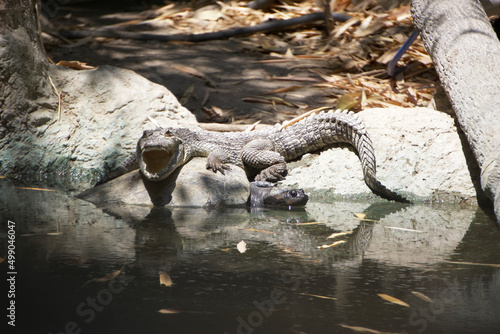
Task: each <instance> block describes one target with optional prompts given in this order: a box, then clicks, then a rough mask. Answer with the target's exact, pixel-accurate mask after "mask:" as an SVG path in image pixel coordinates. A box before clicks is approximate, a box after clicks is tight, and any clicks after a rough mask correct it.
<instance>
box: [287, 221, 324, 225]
mask: <svg viewBox="0 0 500 334" xmlns="http://www.w3.org/2000/svg"><path fill="white" fill-rule="evenodd" d="M320 224H324V223H322V222H309V223H297V224H294V225H297V226H303V225H320Z"/></svg>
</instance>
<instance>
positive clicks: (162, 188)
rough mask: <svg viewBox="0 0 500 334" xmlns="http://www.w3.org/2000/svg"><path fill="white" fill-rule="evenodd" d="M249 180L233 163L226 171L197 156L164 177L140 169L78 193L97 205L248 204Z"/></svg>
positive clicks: (185, 205)
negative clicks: (211, 168) (147, 175)
mask: <svg viewBox="0 0 500 334" xmlns="http://www.w3.org/2000/svg"><path fill="white" fill-rule="evenodd" d="M249 196H250V182H249V181H248V179H247V176H246V173H245V171H244V170H243V169H242V168H240V167H237V166H231V169H230V170H227V171H226V173H225V175H222V174H221V173H213V172H212V171H209V170H207V169H206V158H194V159H192V160H191V161H190V162H188V163H187V164H186V165H184V166H183V167H182V168H180V169H179V170H177V171H175V172H174V173H173V174H172V175H170V176H169V177H168V178H167V179H165V180H163V181H158V182H154V181H149V180H147V179H146V178H145V177H143V176H142V174H141V173H140V172H139V170H134V171H132V172H130V173H128V174H125V175H123V176H120V177H118V178H116V179H114V180H111V181H109V182H106V183H104V184H101V185H99V186H96V187H94V188H91V189H88V190H85V191H84V192H82V193H80V194H79V195H78V196H77V197H78V198H81V199H84V200H86V201H88V202H91V203H93V204H96V205H106V204H112V203H121V204H137V205H151V204H153V205H156V206H163V205H169V206H184V207H188V206H192V207H203V206H207V205H208V206H214V205H217V204H220V203H223V204H224V205H227V206H245V205H246V204H247V201H248V198H249Z"/></svg>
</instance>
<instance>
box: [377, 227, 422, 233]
mask: <svg viewBox="0 0 500 334" xmlns="http://www.w3.org/2000/svg"><path fill="white" fill-rule="evenodd" d="M384 227H385V228H389V229H392V230H399V231H407V232H417V233H423V232H424V231H420V230H412V229H409V228H403V227H396V226H384Z"/></svg>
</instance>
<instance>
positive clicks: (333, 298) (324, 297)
mask: <svg viewBox="0 0 500 334" xmlns="http://www.w3.org/2000/svg"><path fill="white" fill-rule="evenodd" d="M297 293H298V294H299V295H304V296H311V297H316V298H322V299H331V300H337V298H335V297H327V296H320V295H312V294H310V293H304V292H297Z"/></svg>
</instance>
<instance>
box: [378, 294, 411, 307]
mask: <svg viewBox="0 0 500 334" xmlns="http://www.w3.org/2000/svg"><path fill="white" fill-rule="evenodd" d="M377 295H378V296H379V297H380V298H382V299H385V300H387V301H388V302H390V303H393V304H398V305H401V306H405V307H410V305H408V304H407V303H405V302H404V301H402V300H399V299H397V298H395V297H392V296H389V295H386V294H385V293H379V294H377Z"/></svg>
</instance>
